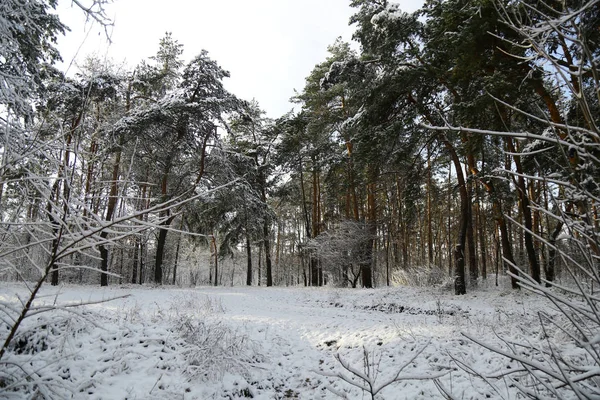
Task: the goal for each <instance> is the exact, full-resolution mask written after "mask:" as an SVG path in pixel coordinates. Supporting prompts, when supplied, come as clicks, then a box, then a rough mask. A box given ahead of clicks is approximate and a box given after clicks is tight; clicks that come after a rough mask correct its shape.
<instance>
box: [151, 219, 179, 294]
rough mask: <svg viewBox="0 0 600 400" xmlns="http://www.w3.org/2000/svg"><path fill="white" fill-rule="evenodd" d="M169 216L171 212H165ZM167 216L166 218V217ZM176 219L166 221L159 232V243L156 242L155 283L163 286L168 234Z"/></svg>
mask: <svg viewBox="0 0 600 400" xmlns="http://www.w3.org/2000/svg"><path fill="white" fill-rule="evenodd" d="M164 213H165V214H166V215H168V213H169V211H164ZM166 215H165V216H166ZM174 219H175V216H173V215H171V216H169V217H168V218H167V219H165V220H164V221H163V222H162V223H161V224H160V228H159V230H158V241H157V242H156V260H155V264H154V283H156V284H157V285H162V278H163V268H162V265H163V261H164V257H165V244H166V243H167V233H168V232H169V225H171V222H173V220H174Z"/></svg>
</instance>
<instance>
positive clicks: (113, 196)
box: [98, 140, 122, 286]
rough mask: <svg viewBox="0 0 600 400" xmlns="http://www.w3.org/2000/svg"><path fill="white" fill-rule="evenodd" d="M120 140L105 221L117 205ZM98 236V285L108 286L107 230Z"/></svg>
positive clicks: (110, 216)
mask: <svg viewBox="0 0 600 400" xmlns="http://www.w3.org/2000/svg"><path fill="white" fill-rule="evenodd" d="M121 142H122V140H120V141H119V150H117V153H116V154H115V163H114V165H113V171H112V177H111V178H112V179H111V183H110V193H109V195H108V205H107V206H106V218H105V221H106V222H110V221H112V218H113V215H114V212H115V208H116V206H117V191H118V181H119V170H120V167H121V145H122V143H121ZM100 238H101V239H102V240H101V242H100V244H99V245H98V249H99V250H100V260H101V261H100V270H101V271H102V273H101V274H100V286H108V274H107V272H108V249H107V248H106V243H105V241H106V239H107V238H108V232H107V231H102V232H101V233H100Z"/></svg>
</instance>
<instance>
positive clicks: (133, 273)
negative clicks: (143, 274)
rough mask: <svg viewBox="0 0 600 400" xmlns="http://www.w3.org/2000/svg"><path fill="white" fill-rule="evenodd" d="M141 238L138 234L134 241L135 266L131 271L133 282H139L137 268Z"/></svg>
mask: <svg viewBox="0 0 600 400" xmlns="http://www.w3.org/2000/svg"><path fill="white" fill-rule="evenodd" d="M138 251H139V238H138V237H137V236H136V237H135V239H134V243H133V267H132V271H131V283H133V284H135V283H137V270H138V260H139V254H138Z"/></svg>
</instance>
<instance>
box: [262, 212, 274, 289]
mask: <svg viewBox="0 0 600 400" xmlns="http://www.w3.org/2000/svg"><path fill="white" fill-rule="evenodd" d="M263 235H264V237H265V238H264V241H263V243H264V246H265V268H266V270H267V271H266V273H267V286H273V269H272V263H271V240H270V239H269V235H270V229H269V223H268V222H266V221H265V223H264V225H263Z"/></svg>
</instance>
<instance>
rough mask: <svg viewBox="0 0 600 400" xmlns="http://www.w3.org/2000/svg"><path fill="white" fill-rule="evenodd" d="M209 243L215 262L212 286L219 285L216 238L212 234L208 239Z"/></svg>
mask: <svg viewBox="0 0 600 400" xmlns="http://www.w3.org/2000/svg"><path fill="white" fill-rule="evenodd" d="M210 245H211V250H212V253H213V254H212V255H213V259H214V262H215V275H214V276H215V282H214V286H218V285H219V251H218V249H217V239H216V238H215V235H212V237H211V240H210Z"/></svg>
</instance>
